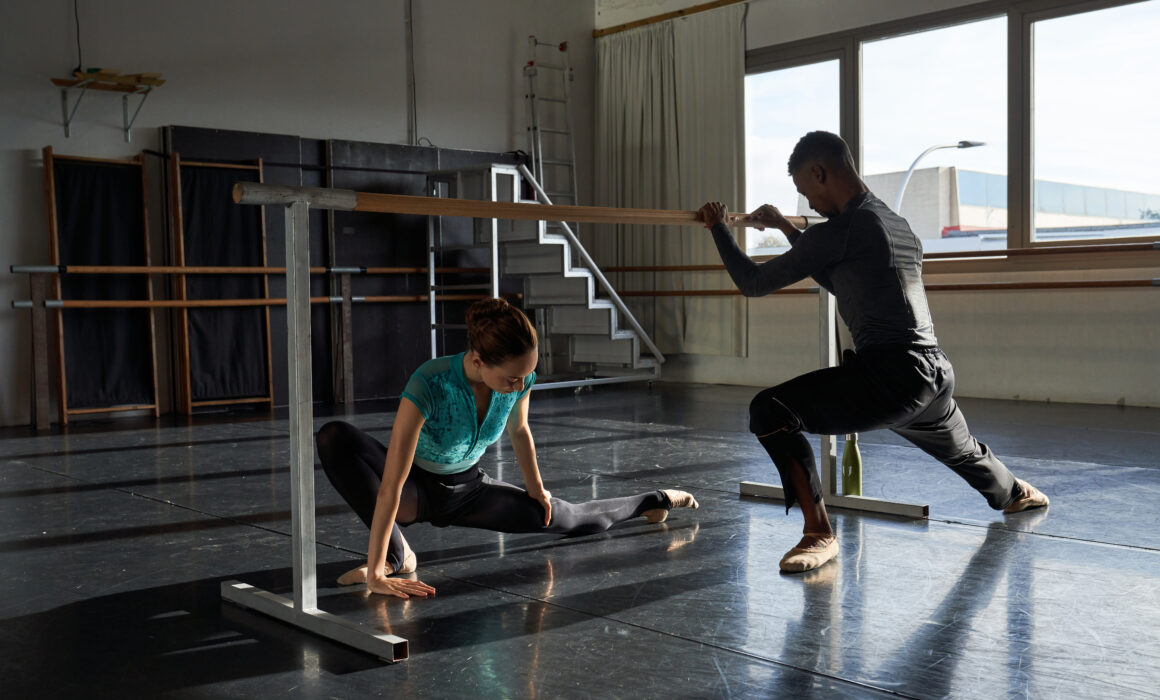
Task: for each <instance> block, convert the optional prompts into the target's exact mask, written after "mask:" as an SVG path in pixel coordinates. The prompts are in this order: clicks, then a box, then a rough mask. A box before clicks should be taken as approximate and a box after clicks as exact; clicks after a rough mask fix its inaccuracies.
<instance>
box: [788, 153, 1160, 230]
mask: <svg viewBox="0 0 1160 700" xmlns="http://www.w3.org/2000/svg"><path fill="white" fill-rule="evenodd" d="M903 175H904V173H902V172H894V173H882V174H877V175H867V176H866V177H865V178H864V179H865V181H866V184H867V185H868V186H869V187H870V190H871V191H872V192H874V194H876V195H878V197H879V198H881V199H882V200H883V201H884V202H886V203H887V204H888V205H892V204H893V203H894V199H895V197H896V196H897V194H898V186H899V185H900V184H901V183H902V177H903ZM1034 201H1035V227H1036V238H1037V239H1038V240H1067V239H1080V238H1118V237H1124V236H1160V194H1148V193H1145V192H1129V191H1126V190H1116V189H1110V188H1106V187H1091V186H1088V185H1075V184H1070V183H1065V182H1053V181H1051V180H1036V181H1035V200H1034ZM797 207H798V213H799V214H806V213H810V212H809V205H808V204H806V201H805V199H804V198H802V197H799V198H798V205H797ZM900 213H901V214H902V215H903V216H904V217H906V219H907V221H909V222H910V226H911V228H912V229H914V232H915V233H916V234H918V236H919V238H922V239H923V246H924V248H925V249H926V250H928V251H935V250H987V249H997V248H1005V247H1007V176H1006V175H997V174H995V173H984V172H979V171H977V170H962V169H959V168H956V167H954V166H940V167H933V168H923V169H921V170H915V171H914V173H912V174H911V177H910V182H909V183H908V184H907V186H906V194H905V196H904V197H903V199H902V211H901V212H900Z"/></svg>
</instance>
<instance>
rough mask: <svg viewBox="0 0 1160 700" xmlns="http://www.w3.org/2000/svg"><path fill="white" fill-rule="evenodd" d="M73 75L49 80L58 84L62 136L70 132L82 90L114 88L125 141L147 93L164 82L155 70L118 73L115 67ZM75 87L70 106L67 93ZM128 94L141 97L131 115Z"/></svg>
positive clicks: (127, 139) (81, 97)
mask: <svg viewBox="0 0 1160 700" xmlns="http://www.w3.org/2000/svg"><path fill="white" fill-rule="evenodd" d="M73 75H74V77H72V78H52V79H51V80H52V84H53V85H56V86H57V87H59V88H60V109H61V116H62V117H63V119H64V135H65V138H68V136H69V125H70V124H71V123H72V120H73V117H74V116H76V113H77V108H78V107H80V105H81V100H82V99H83V98H84V96H85V93H86V92H88V91H89V90H99V91H101V92H117V93H121V118H122V125H123V131H124V134H125V141H126V142H128V141H129V138H130V130H131V129H132V127H133V122H135V121H137V115H138V114H140V112H141V107H142V106H144V104H145V99H146V98H148V97H149V93H150V92H152V91H153V88H155V87H157V86H159V85H163V84H165V81H164V80H162V79H161V77H160V74H158V73H136V74H133V75H121V74H120V73H118V72H115V71H101V72H96V73H82V72H79V71H78V72H76V73H74V74H73ZM73 91H78V94H77V99H76V101H75V102H73V104H72V106H71V108H70V106H69V93H70V92H73ZM131 95H139V96H140V97H141V100H140V101H139V102H138V103H137V109H135V110H133V116H132V117H130V116H129V97H130V96H131Z"/></svg>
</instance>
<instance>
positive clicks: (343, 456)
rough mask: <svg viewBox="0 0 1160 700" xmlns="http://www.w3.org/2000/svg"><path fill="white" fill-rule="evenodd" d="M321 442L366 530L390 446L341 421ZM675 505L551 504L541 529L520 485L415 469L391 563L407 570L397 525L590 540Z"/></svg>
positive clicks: (476, 472) (659, 496) (646, 497)
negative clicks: (433, 526) (545, 522)
mask: <svg viewBox="0 0 1160 700" xmlns="http://www.w3.org/2000/svg"><path fill="white" fill-rule="evenodd" d="M316 441H317V444H318V456H319V458H320V460H321V461H322V468H323V470H324V471H325V472H326V476H327V478H329V479H330V483H332V484H333V485H334V488H335V489H336V490H337V491H338V493H339V494H340V495H342V497H343V498H344V499H345V500H346V502H347V503H349V504H350V506H351V508H353V509H354V512H355V513H357V514H358V516H359V518H360V519H362V521H363V522H364V523H365V524H366V526H367V527H368V528H369V527H370V526H371V521H372V520H373V519H374V514H375V501H376V499H377V498H378V493H379V484H380V483H382V478H383V468H384V467H385V466H386V461H387V448H386V446H385V445H383V443H381V442H379V441H378V440H376V439H374V438H373V437H371V436H370V435H368V434H366V433H365V432H363V431H362V430H359V429H358V428H356V427H355V426H353V425H350V424H349V423H344V422H342V421H332V422H330V423H327V424H326V425H324V426H322V429H321V430H319V431H318V436H317V438H316ZM672 506H673V504H672V502H670V501H669V497H668V495H667V494H665V493H664V492H663V491H646V492H645V493H641V494H637V495H635V496H622V497H619V498H602V499H600V500H595V501H588V502H587V503H569V502H568V501H562V500H560V499H559V498H552V521H551V522H550V523H549V524H548V525H544V508H543V506H541V505H540V503H539V501H537V500H536V499H534V498H532V497H531V496H529V495H528V493H527V491H525V490H524V489H522V488H520V487H518V486H513V485H511V484H507V483H504V482H502V481H499V480H497V479H493V478H491V477H489V476H487V475H486V474H484V473H483V471H481V470H480V469H479V467H477V466H476V467H471V468H469V469H467V470H466V471H463V472H460V473H458V474H432V473H431V472H428V471H426V470H424V469H423V468H422V467H419V466H417V465H412V466H411V471H410V473H409V474H408V475H407V480H406V481H405V482H404V483H403V493H402V499H401V501H400V503H399V511H398V515H397V516H396V520H395V527H394V528H392V529H391V536H390V541H389V542H388V544H387V557H386V559H387V562H388V563H389V564H390V565H391V568H392V569H394V570H395V571H398V570H399V568H400V567H401V566H402V563H403V551H404V549H403V534H402V532H401V531H400V530H399V526H400V525H402V526H404V527H405V526H407V525H410V524H412V523H431V524H432V525H435V526H436V527H447V526H448V525H459V526H462V527H475V528H482V529H484V530H494V531H496V532H512V533H527V532H542V533H552V534H558V535H589V534H593V533H596V532H604V531H605V530H607V529H608V528H610V527H612V526H613V525H616V524H617V523H621V522H624V521H625V520H629V519H631V518H635V517H638V516H639V515H640V514H642V513H644V512H645V511H646V510H652V509H654V508H672ZM405 514H407V515H405Z"/></svg>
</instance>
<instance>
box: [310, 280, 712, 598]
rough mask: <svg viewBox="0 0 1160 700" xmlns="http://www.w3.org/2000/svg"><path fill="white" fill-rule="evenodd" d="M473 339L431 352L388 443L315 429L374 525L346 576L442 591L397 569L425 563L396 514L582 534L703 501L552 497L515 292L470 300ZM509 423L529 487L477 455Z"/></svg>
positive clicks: (371, 584)
mask: <svg viewBox="0 0 1160 700" xmlns="http://www.w3.org/2000/svg"><path fill="white" fill-rule="evenodd" d="M467 345H468V349H467V351H466V352H462V353H460V354H458V355H451V356H449V357H439V358H436V359H434V360H428V361H427V362H425V363H423V364H422V365H421V366H420V367H419V369H417V370H415V373H414V374H412V375H411V379H410V380H409V381H408V382H407V386H406V388H405V389H404V390H403V400H401V401H399V410H398V413H397V414H396V415H395V423H394V427H393V428H392V430H391V442H390V447H389V448H386V447H383V445H382V443H380V442H379V441H377V440H375V439H374V438H372V437H371V436H369V435H367V434H366V433H364V432H363V431H361V430H359V429H358V428H356V427H354V426H352V425H350V424H348V423H344V422H340V421H335V422H331V423H327V424H326V425H324V426H323V427H322V429H321V430H319V431H318V454H319V457H320V458H321V460H322V468H323V469H324V470H325V471H326V475H327V477H328V478H329V479H330V482H331V483H332V484H334V487H335V488H336V489H337V490H338V492H339V493H340V494H341V495H342V497H343V498H344V499H346V502H347V503H349V504H350V506H351V508H353V509H354V511H355V513H357V514H358V516H359V517H360V518H361V519H362V521H363V522H364V523H366V524H367V526H368V527H369V528H370V531H371V532H370V542H369V544H368V546H367V566H361V567H358V568H356V569H354V570H352V571H349V572H347V573H345V574H343V575H342V576H341V577H340V578H339V579H338V582H339V584H342V585H349V584H354V583H363V582H365V583H366V585H367V589H368V590H369V591H370V592H372V593H380V594H383V595H393V596H398V597H400V598H407V597H409V596H411V595H416V596H420V597H426V596H427V595H428V594H433V593H434V592H435V589H434V588H432V587H431V586H429V585H427V584H425V583H423V582H422V581H412V580H409V579H401V578H388V576H390V574H392V573H400V574H404V573H411V572H413V571H414V570H415V567H416V564H417V561H416V558H415V553H414V552H413V551H411V548H410V547H409V546H408V545H407V541H406V540H405V539H404V538H403V534H402V532H400V530H399V527H398V526H399V525H404V526H406V525H410V524H411V523H418V522H429V523H431V524H433V525H435V526H436V527H446V526H448V525H460V526H463V527H476V528H482V529H485V530H495V531H496V532H510V533H523V532H544V533H557V534H562V535H585V534H590V533H594V532H603V531H604V530H607V529H608V528H609V527H611V526H613V525H615V524H616V523H619V522H623V521H625V520H628V519H630V518H635V517H638V516H642V515H643V516H644V517H646V518H647V519H648V521H649V522H650V523H659V522H661V521H663V520H664V519H665V518H667V517H668V514H669V510H670V509H672V508H677V507H687V508H696V507H697V505H698V504H697V501H696V500H695V499H694V498H693V496H692V495H691V494H689V493H686V492H684V491H675V490H670V489H665V490H662V491H650V492H648V493H643V494H639V495H636V496H627V497H623V498H609V499H603V500H598V501H589V502H588V503H582V504H573V503H568V502H567V501H562V500H560V499H558V498H553V497H552V495H551V494H550V493H549V492H548V490H547V489H545V488H544V483H543V481H542V480H541V478H540V468H539V465H538V464H537V463H536V448H535V444H534V443H533V442H532V433H531V430H530V429H529V428H528V392H529V391H531V388H532V385H533V384H534V383H535V381H536V373H535V371H534V370H535V367H536V359H537V356H536V331H535V329H534V328H533V327H532V324H531V323H530V322H529V321H528V318H527V316H525V315H524V313H523V312H522V311H520V310H519V309H517V308H516V307H514V306H512V305H510V304H508V303H507V301H505V300H503V299H488V300H486V301H480V302H477V303H475V304H473V305H472V306H471V307H470V308H469V309H468V310H467ZM505 427H506V429H507V434H508V437H509V438H510V439H511V443H512V449H513V451H514V452H515V455H516V461H517V462H519V466H520V472H521V473H522V474H523V479H524V485H525V487H526V490H525V489H521V488H519V487H516V486H512V485H511V484H506V483H504V482H502V481H497V480H495V479H492V478H491V477H489V476H487V475H486V474H484V473H483V471H482V470H480V468H479V467H478V466H477V465H476V462H478V461H479V458H480V456H481V455H482V454H483V451H484V450H485V449H486V448H487V447H488V446H489V445H491V444H492V443H494V442H496V440H498V439H499V436H500V433H501V432H503V430H504V428H505Z"/></svg>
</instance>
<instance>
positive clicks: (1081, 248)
mask: <svg viewBox="0 0 1160 700" xmlns="http://www.w3.org/2000/svg"><path fill="white" fill-rule="evenodd" d="M1109 252H1110V253H1145V252H1160V241H1157V242H1153V243H1110V244H1102V245H1072V246H1052V247H1044V248H1004V249H1001V250H964V251H961V252H947V253H926V254H924V255H923V256H922V259H923V260H948V259H965V258H995V257H1007V256H1012V257H1014V256H1023V255H1031V256H1034V255H1057V254H1064V255H1070V254H1075V253H1087V254H1092V253H1109ZM774 257H776V256H774ZM603 270H604V271H605V272H724V271H725V266H724V265H721V264H706V265H615V266H609V267H605V268H603Z"/></svg>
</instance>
